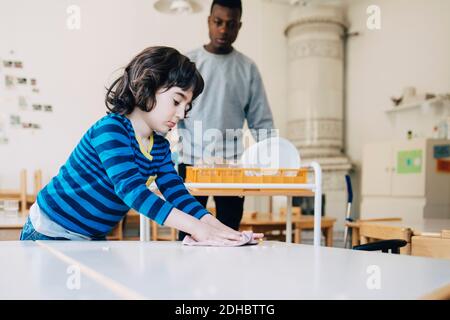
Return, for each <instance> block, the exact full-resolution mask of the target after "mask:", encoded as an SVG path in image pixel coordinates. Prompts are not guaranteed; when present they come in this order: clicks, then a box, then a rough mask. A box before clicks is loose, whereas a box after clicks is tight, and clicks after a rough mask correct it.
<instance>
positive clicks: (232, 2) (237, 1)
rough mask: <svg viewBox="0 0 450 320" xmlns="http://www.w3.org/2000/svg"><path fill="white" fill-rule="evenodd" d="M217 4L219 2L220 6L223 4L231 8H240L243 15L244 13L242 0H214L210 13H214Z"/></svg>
mask: <svg viewBox="0 0 450 320" xmlns="http://www.w3.org/2000/svg"><path fill="white" fill-rule="evenodd" d="M215 4H218V5H219V6H222V7H227V8H231V9H239V11H240V12H241V15H242V2H241V0H214V1H213V3H212V4H211V12H210V13H212V9H213V7H214V5H215Z"/></svg>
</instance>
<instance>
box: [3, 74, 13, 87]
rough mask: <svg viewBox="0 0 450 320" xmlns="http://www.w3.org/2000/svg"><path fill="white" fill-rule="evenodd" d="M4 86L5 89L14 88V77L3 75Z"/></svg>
mask: <svg viewBox="0 0 450 320" xmlns="http://www.w3.org/2000/svg"><path fill="white" fill-rule="evenodd" d="M5 85H6V87H9V88H11V87H14V77H13V76H10V75H5Z"/></svg>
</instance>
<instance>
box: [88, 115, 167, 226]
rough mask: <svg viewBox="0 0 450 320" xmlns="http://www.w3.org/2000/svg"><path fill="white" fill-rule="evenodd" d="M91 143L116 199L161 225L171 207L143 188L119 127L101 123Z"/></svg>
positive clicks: (115, 122) (124, 132)
mask: <svg viewBox="0 0 450 320" xmlns="http://www.w3.org/2000/svg"><path fill="white" fill-rule="evenodd" d="M91 143H92V146H93V148H94V149H95V151H96V152H97V154H98V156H99V158H100V161H101V163H102V165H103V167H104V168H105V170H106V173H107V175H108V177H109V179H110V180H111V182H112V184H113V185H114V191H115V192H116V194H117V195H118V197H119V198H121V199H122V201H123V202H124V203H125V204H126V205H127V206H129V207H130V208H133V209H134V210H136V211H137V212H139V213H141V214H143V215H145V216H147V217H149V218H150V219H152V220H154V221H156V222H157V223H158V224H160V225H162V224H164V221H165V220H166V218H167V216H168V215H169V213H170V212H171V211H172V209H173V205H172V204H171V203H170V202H168V201H164V200H163V199H161V198H159V197H158V196H157V195H155V194H154V193H152V192H151V191H150V190H149V189H148V188H147V186H146V185H145V183H146V180H145V178H144V177H143V176H142V174H141V173H140V172H139V168H138V166H137V164H136V162H135V155H134V152H133V148H132V145H131V140H130V136H129V134H128V132H127V130H126V128H125V127H124V126H123V124H122V123H121V122H120V121H118V120H115V119H113V118H110V120H108V121H103V122H102V123H100V124H99V125H98V127H96V128H95V129H94V130H93V131H92V134H91Z"/></svg>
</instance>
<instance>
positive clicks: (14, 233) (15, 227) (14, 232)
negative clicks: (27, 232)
mask: <svg viewBox="0 0 450 320" xmlns="http://www.w3.org/2000/svg"><path fill="white" fill-rule="evenodd" d="M27 217H28V215H22V214H19V215H11V216H10V215H9V214H6V213H4V212H1V211H0V240H19V238H20V233H21V232H22V228H23V225H24V224H25V221H26V220H27Z"/></svg>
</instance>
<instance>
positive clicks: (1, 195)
mask: <svg viewBox="0 0 450 320" xmlns="http://www.w3.org/2000/svg"><path fill="white" fill-rule="evenodd" d="M27 198H28V195H27V170H26V169H22V170H20V179H19V190H11V189H8V190H6V189H5V190H0V200H17V201H19V211H20V213H21V214H26V210H27Z"/></svg>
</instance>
